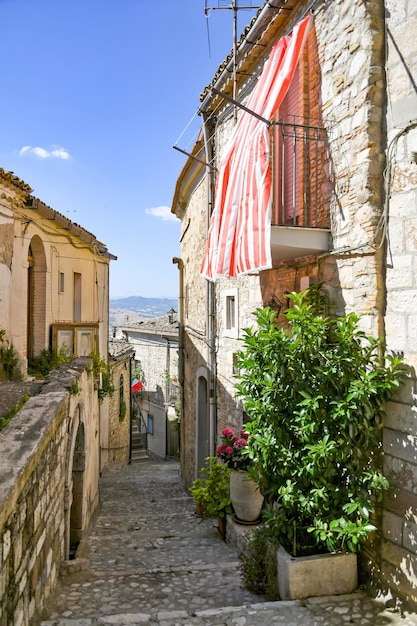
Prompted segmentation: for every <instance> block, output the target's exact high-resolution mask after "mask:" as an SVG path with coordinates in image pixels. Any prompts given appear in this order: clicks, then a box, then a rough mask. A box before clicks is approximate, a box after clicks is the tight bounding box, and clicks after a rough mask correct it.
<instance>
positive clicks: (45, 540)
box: [0, 359, 98, 626]
mask: <svg viewBox="0 0 417 626" xmlns="http://www.w3.org/2000/svg"><path fill="white" fill-rule="evenodd" d="M85 366H86V360H85V359H76V360H75V361H73V362H72V363H71V364H70V365H66V366H65V367H62V368H60V370H58V371H56V372H55V373H54V375H53V376H52V377H51V378H50V380H49V381H47V383H46V384H45V385H44V386H43V389H42V392H41V393H40V394H39V395H38V396H34V397H32V398H30V399H29V400H28V401H27V402H26V404H25V405H24V406H23V407H22V409H21V410H20V411H19V412H18V413H17V414H16V415H15V417H14V418H13V419H12V420H11V422H10V423H9V425H8V426H7V427H6V428H5V429H4V430H3V431H2V432H1V433H0V473H1V481H0V626H11V624H13V626H28V625H29V624H30V623H31V622H32V620H33V619H34V618H35V616H36V614H37V613H38V612H40V611H41V609H42V607H43V606H44V602H45V600H46V598H47V597H48V595H49V594H50V592H51V589H52V588H53V587H54V585H55V583H56V580H57V576H58V573H59V567H60V564H61V562H62V561H63V560H64V559H65V558H66V550H67V547H66V542H67V537H68V535H69V528H68V523H69V518H70V509H71V501H72V497H68V493H69V492H71V493H72V478H71V476H72V456H71V452H73V448H74V445H73V444H72V441H73V440H75V437H76V434H74V432H73V431H74V429H73V426H74V425H75V422H78V423H80V422H81V421H82V420H83V419H84V421H86V422H87V421H89V422H91V423H93V422H94V420H95V421H96V423H97V419H98V418H97V415H98V411H97V410H96V411H95V417H94V397H95V396H96V395H97V394H95V393H94V381H93V376H92V375H91V374H89V373H88V372H87V370H86V369H85ZM91 413H92V415H91ZM88 414H90V415H89V417H88V419H86V416H87V415H88ZM80 416H81V418H80ZM83 416H84V417H83ZM85 426H86V428H85V430H86V433H90V431H91V430H92V429H91V427H89V426H88V424H86V425H85ZM76 430H77V432H78V425H77V426H76ZM87 438H88V439H91V437H90V435H89V434H88V437H86V440H87ZM96 447H97V456H98V445H97V446H96ZM89 448H90V449H93V450H94V449H95V446H94V442H93V445H90V443H87V445H86V450H88V449H89ZM93 467H94V466H93ZM88 471H89V477H88V478H86V480H85V481H84V483H83V485H84V486H83V494H82V495H81V497H83V496H84V495H85V494H86V493H87V494H88V498H89V509H90V510H88V511H84V512H83V518H82V524H83V526H86V524H87V523H88V520H89V519H90V518H91V515H92V513H93V511H94V509H95V508H96V507H97V504H98V472H97V473H96V472H95V471H94V470H93V469H92V468H91V467H90V468H89V469H88ZM96 474H97V475H96ZM94 483H96V484H94Z"/></svg>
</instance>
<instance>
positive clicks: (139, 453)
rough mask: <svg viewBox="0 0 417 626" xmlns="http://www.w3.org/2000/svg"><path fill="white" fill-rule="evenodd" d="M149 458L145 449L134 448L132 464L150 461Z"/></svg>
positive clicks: (131, 455) (131, 454)
mask: <svg viewBox="0 0 417 626" xmlns="http://www.w3.org/2000/svg"><path fill="white" fill-rule="evenodd" d="M148 460H149V457H148V455H147V452H146V450H145V448H136V449H135V448H133V447H132V450H131V453H130V462H131V463H139V462H141V461H148Z"/></svg>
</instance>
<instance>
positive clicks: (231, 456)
mask: <svg viewBox="0 0 417 626" xmlns="http://www.w3.org/2000/svg"><path fill="white" fill-rule="evenodd" d="M248 438H249V433H248V432H247V431H246V430H240V432H239V433H235V431H234V430H233V428H225V429H224V430H222V433H221V443H220V445H219V446H218V447H217V450H216V454H217V457H218V458H220V459H221V460H222V461H223V463H224V464H225V465H227V467H228V468H229V469H230V497H231V500H232V505H233V509H234V512H235V520H236V521H237V522H238V523H247V524H256V523H257V522H258V521H259V515H260V512H261V509H262V505H263V501H264V497H263V495H262V494H261V492H260V490H259V487H258V485H257V483H256V482H255V481H254V480H253V469H254V468H253V463H252V460H251V458H250V457H249V454H248Z"/></svg>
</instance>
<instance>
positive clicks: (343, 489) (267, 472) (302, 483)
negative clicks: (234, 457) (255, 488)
mask: <svg viewBox="0 0 417 626" xmlns="http://www.w3.org/2000/svg"><path fill="white" fill-rule="evenodd" d="M307 296H308V292H303V293H299V294H292V295H290V296H289V297H290V298H291V299H292V301H293V307H292V308H290V309H288V310H287V311H286V312H285V316H286V318H287V322H288V326H289V327H288V329H284V328H280V327H278V325H277V320H276V314H275V313H274V312H273V311H272V310H271V309H269V308H266V309H258V310H257V311H256V312H255V318H256V321H257V324H258V328H257V329H255V330H253V329H250V328H247V329H245V330H244V338H243V342H244V348H243V349H242V350H240V351H239V352H238V355H237V357H238V358H237V366H238V368H239V369H240V371H241V374H240V376H239V378H240V381H239V382H238V384H237V385H236V390H237V395H238V397H240V398H242V399H243V401H244V405H245V410H246V412H247V414H248V415H249V417H250V420H251V421H250V422H249V423H247V424H245V428H246V429H247V430H248V431H249V432H250V433H251V437H250V438H249V453H250V455H251V456H252V458H253V460H254V462H255V463H256V465H257V467H258V470H259V471H260V476H259V477H258V483H259V486H260V489H261V492H262V494H263V495H264V496H265V498H266V500H267V501H268V502H269V503H270V505H273V506H272V508H273V512H272V513H270V514H269V519H268V524H269V525H270V527H271V528H273V529H275V532H276V534H277V536H278V537H279V540H280V541H281V543H283V545H284V546H285V547H286V549H287V550H289V551H291V552H292V553H293V554H294V553H300V551H301V552H303V550H301V548H302V545H304V548H306V546H307V544H308V543H312V544H313V545H312V546H311V551H315V552H317V551H320V550H324V551H333V550H337V549H342V548H343V549H346V548H347V549H348V550H350V551H357V550H358V549H359V546H360V543H361V542H362V541H363V539H364V538H365V537H366V536H367V534H368V533H369V532H370V531H371V530H373V529H374V528H375V527H374V526H373V525H372V524H371V523H370V514H371V513H372V512H373V511H374V510H375V500H376V499H378V498H379V497H380V496H381V494H382V492H383V490H384V489H385V488H386V487H387V485H388V483H387V481H386V479H385V478H384V476H383V475H382V473H381V471H380V466H381V462H380V461H381V460H380V429H381V427H382V421H383V417H384V405H385V403H386V402H387V400H389V399H390V398H391V397H392V395H393V393H394V392H395V390H396V389H397V388H398V386H399V381H400V379H401V376H402V375H403V374H404V371H405V368H404V366H403V364H402V359H401V358H400V357H398V356H391V355H386V356H385V357H384V358H382V357H381V351H382V344H381V342H380V341H378V340H376V339H375V338H373V337H372V336H368V335H366V333H365V332H364V331H362V330H360V328H359V327H358V323H359V317H358V316H357V315H356V314H355V313H350V314H348V315H346V316H342V317H339V318H337V319H330V318H326V317H322V316H321V315H319V314H318V313H317V306H316V304H315V303H314V301H312V300H311V299H310V300H309V299H308V297H307Z"/></svg>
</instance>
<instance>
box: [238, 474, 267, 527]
mask: <svg viewBox="0 0 417 626" xmlns="http://www.w3.org/2000/svg"><path fill="white" fill-rule="evenodd" d="M230 498H231V500H232V505H233V509H234V511H235V517H236V521H237V522H239V521H241V522H252V523H255V522H257V521H258V520H259V515H260V513H261V510H262V505H263V502H264V497H263V495H262V494H261V492H260V491H259V488H258V486H257V484H256V483H255V482H254V481H253V480H252V479H251V478H249V475H248V473H247V472H243V471H237V470H231V472H230Z"/></svg>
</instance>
